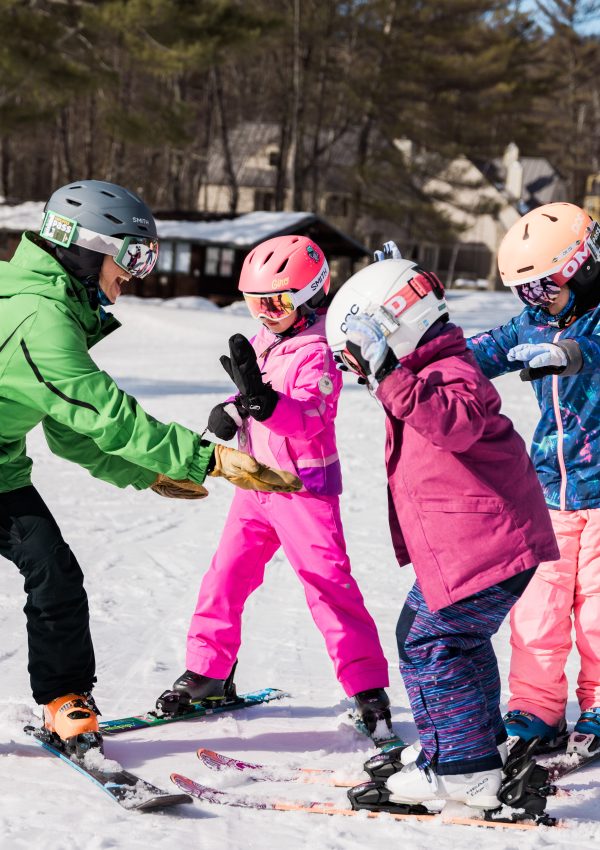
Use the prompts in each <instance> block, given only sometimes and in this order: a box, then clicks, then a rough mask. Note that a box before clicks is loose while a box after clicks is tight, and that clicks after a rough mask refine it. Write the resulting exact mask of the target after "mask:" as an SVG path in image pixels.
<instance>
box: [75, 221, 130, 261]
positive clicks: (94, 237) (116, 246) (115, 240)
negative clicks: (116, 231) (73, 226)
mask: <svg viewBox="0 0 600 850" xmlns="http://www.w3.org/2000/svg"><path fill="white" fill-rule="evenodd" d="M71 245H79V246H80V247H81V248H87V249H88V250H90V251H98V252H99V253H100V254H108V255H109V256H111V257H116V256H117V254H118V253H119V251H120V250H121V248H122V247H123V239H120V238H119V237H118V236H105V235H104V234H103V233H96V232H95V231H94V230H88V229H87V227H81V225H77V230H76V232H75V238H74V239H73V240H72V242H71Z"/></svg>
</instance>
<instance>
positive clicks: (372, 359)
mask: <svg viewBox="0 0 600 850" xmlns="http://www.w3.org/2000/svg"><path fill="white" fill-rule="evenodd" d="M346 327H347V331H346V336H347V337H348V339H349V340H350V342H353V343H355V345H358V346H360V351H361V354H362V356H363V359H364V360H366V362H367V363H368V364H369V371H370V374H371V375H375V374H377V371H378V370H379V367H380V366H382V365H383V361H384V360H385V358H386V356H387V353H388V344H387V340H386V338H385V336H384V333H383V331H382V330H381V328H380V327H379V323H378V322H377V321H376V320H375V319H374V318H373V317H372V316H367V315H366V314H365V313H359V314H358V315H357V316H349V317H348V318H347V319H346Z"/></svg>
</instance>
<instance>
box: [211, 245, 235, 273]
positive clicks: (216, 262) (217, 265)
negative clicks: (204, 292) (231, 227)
mask: <svg viewBox="0 0 600 850" xmlns="http://www.w3.org/2000/svg"><path fill="white" fill-rule="evenodd" d="M234 261H235V251H234V249H233V248H217V247H214V246H213V247H211V248H207V249H206V257H205V260H204V274H205V275H206V276H207V277H231V275H232V274H233V263H234Z"/></svg>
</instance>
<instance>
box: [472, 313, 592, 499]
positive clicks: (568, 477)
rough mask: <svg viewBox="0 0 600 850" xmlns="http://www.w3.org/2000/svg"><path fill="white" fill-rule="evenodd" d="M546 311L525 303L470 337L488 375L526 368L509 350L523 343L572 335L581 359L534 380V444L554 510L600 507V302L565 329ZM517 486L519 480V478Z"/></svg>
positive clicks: (534, 457) (536, 463)
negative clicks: (572, 368) (564, 371)
mask: <svg viewBox="0 0 600 850" xmlns="http://www.w3.org/2000/svg"><path fill="white" fill-rule="evenodd" d="M548 318H549V317H548V314H547V313H544V311H543V310H540V309H534V308H525V309H524V310H523V312H522V313H520V314H519V315H518V316H515V317H514V318H513V319H511V320H510V321H509V322H507V323H506V324H505V325H502V326H501V327H498V328H494V329H493V330H490V331H485V332H484V333H480V334H477V335H476V336H473V337H471V338H470V339H468V340H467V345H468V346H469V348H470V349H471V350H472V352H473V354H474V355H475V357H476V359H477V362H478V363H479V366H480V367H481V369H482V371H483V373H484V374H485V375H486V376H487V377H488V378H496V377H497V376H498V375H504V374H506V372H514V371H517V370H519V369H522V368H523V366H524V365H526V364H522V363H520V362H516V363H515V362H510V361H509V360H507V358H506V355H507V353H508V351H509V350H510V349H511V348H513V346H515V345H518V344H520V343H524V342H527V343H538V342H557V341H558V340H559V339H561V340H565V339H572V340H574V341H575V342H577V344H578V345H579V348H580V349H581V355H582V358H583V365H582V367H581V370H580V371H579V372H578V373H577V374H576V375H572V376H570V377H565V378H561V376H560V375H547V376H546V377H544V378H540V379H538V380H535V381H533V382H532V386H533V390H534V392H535V395H536V398H537V401H538V405H539V408H540V414H541V415H540V421H539V422H538V424H537V427H536V429H535V433H534V435H533V441H532V446H531V458H532V460H533V463H534V466H535V468H536V471H537V474H538V476H539V479H540V482H541V485H542V488H543V491H544V496H545V498H546V504H547V505H548V507H549V508H554V509H555V510H566V511H571V510H584V509H587V508H598V507H600V307H596V308H595V309H594V310H590V311H589V312H587V313H585V314H584V315H583V316H581V317H580V318H579V319H577V320H576V321H575V322H573V324H572V325H569V327H567V328H562V329H559V328H556V327H552V326H551V325H549V324H548ZM515 486H518V482H515Z"/></svg>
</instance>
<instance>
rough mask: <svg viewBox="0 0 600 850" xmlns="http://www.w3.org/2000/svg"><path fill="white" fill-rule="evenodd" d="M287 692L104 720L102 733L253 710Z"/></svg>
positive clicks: (264, 692)
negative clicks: (182, 710)
mask: <svg viewBox="0 0 600 850" xmlns="http://www.w3.org/2000/svg"><path fill="white" fill-rule="evenodd" d="M287 696H289V694H287V693H286V692H285V691H280V690H277V688H263V690H261V691H252V692H251V693H248V694H240V696H238V697H236V699H234V700H230V701H229V702H224V703H221V704H220V705H202V704H200V703H198V704H197V705H190V706H189V707H188V708H187V709H186V711H185V712H182V713H181V714H160V713H159V712H157V711H147V712H146V713H145V714H137V715H134V716H132V717H119V718H117V719H115V720H103V721H102V722H101V723H100V724H99V725H100V731H101V732H102V734H103V735H118V734H119V733H120V732H132V731H134V730H136V729H150V728H152V727H154V726H163V725H165V724H167V723H179V722H180V721H182V720H198V719H200V718H202V717H208V716H212V715H213V714H223V713H226V712H229V711H239V710H240V709H242V708H251V707H252V706H254V705H261V704H262V703H265V702H271V701H272V700H275V699H281V698H282V697H287Z"/></svg>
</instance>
